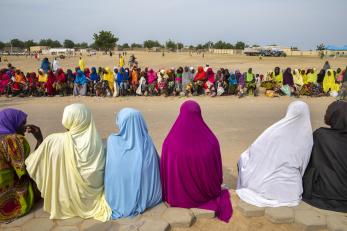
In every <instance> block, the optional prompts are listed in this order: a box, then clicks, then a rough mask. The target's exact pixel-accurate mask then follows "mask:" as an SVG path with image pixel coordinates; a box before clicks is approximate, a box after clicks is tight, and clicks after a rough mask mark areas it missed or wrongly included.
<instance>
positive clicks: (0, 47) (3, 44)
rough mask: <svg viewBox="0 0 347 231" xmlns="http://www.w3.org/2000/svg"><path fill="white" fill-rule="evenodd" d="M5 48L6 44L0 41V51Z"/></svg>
mask: <svg viewBox="0 0 347 231" xmlns="http://www.w3.org/2000/svg"><path fill="white" fill-rule="evenodd" d="M5 46H6V44H5V43H4V42H1V41H0V50H1V49H4V47H5Z"/></svg>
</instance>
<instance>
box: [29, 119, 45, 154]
mask: <svg viewBox="0 0 347 231" xmlns="http://www.w3.org/2000/svg"><path fill="white" fill-rule="evenodd" d="M25 131H26V132H27V133H31V134H32V135H33V136H34V137H35V139H36V142H37V143H36V147H35V149H37V148H38V147H39V146H40V144H41V143H42V141H43V136H42V133H41V129H40V128H39V127H38V126H36V125H33V124H29V125H26V126H25Z"/></svg>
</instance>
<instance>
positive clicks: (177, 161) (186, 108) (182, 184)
mask: <svg viewBox="0 0 347 231" xmlns="http://www.w3.org/2000/svg"><path fill="white" fill-rule="evenodd" d="M187 144H189V145H187ZM160 174H161V182H162V188H163V200H164V201H166V202H167V203H169V204H170V205H171V206H173V207H182V208H202V209H208V210H213V211H215V212H216V216H217V217H218V218H219V219H220V220H222V221H225V222H228V221H229V219H230V218H231V216H232V206H231V202H230V195H229V191H228V190H226V189H223V188H222V183H223V170H222V159H221V153H220V147H219V143H218V140H217V138H216V136H215V135H214V134H213V133H212V131H211V130H210V128H209V127H208V126H207V125H206V123H205V122H204V120H203V118H202V115H201V109H200V106H199V104H197V103H196V102H195V101H191V100H189V101H186V102H184V103H183V104H182V106H181V109H180V114H179V116H178V118H177V120H176V122H175V124H174V125H173V127H172V128H171V130H170V132H169V134H168V135H167V137H166V139H165V141H164V144H163V148H162V155H161V160H160Z"/></svg>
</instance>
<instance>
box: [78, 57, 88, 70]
mask: <svg viewBox="0 0 347 231" xmlns="http://www.w3.org/2000/svg"><path fill="white" fill-rule="evenodd" d="M78 66H79V68H80V70H82V71H84V68H86V63H85V62H84V59H83V57H82V56H80V60H79V61H78Z"/></svg>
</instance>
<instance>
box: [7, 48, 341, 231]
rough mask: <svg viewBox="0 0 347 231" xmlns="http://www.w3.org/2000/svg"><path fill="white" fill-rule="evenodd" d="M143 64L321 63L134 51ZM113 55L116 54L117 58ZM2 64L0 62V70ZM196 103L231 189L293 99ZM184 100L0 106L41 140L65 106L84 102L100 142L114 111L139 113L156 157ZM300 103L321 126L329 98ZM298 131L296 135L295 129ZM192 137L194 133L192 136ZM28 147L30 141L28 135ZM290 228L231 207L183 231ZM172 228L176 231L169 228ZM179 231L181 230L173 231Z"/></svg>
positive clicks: (55, 127) (21, 62) (23, 61)
mask: <svg viewBox="0 0 347 231" xmlns="http://www.w3.org/2000/svg"><path fill="white" fill-rule="evenodd" d="M136 56H138V57H139V61H140V63H141V64H143V66H151V67H154V68H160V67H165V68H169V67H171V66H174V67H176V66H178V65H183V66H184V65H193V66H197V65H198V64H199V65H200V64H205V63H209V64H210V65H211V66H213V67H229V68H231V67H233V68H234V69H235V67H237V68H240V69H241V70H242V71H244V70H246V69H247V68H248V67H253V68H254V69H255V72H266V71H268V70H270V69H272V68H273V67H274V66H277V65H278V66H281V67H287V66H291V67H305V68H307V67H317V68H321V67H322V65H323V61H322V60H320V59H318V58H293V57H291V58H265V59H263V60H261V61H259V60H258V58H254V57H244V56H229V55H211V54H205V59H202V57H201V55H199V56H197V55H193V57H190V56H189V54H166V56H165V57H164V58H162V57H161V53H137V54H136ZM117 57H118V56H117ZM85 59H86V63H87V66H90V65H91V64H93V65H94V66H99V65H102V66H106V65H109V66H115V62H116V57H115V56H113V58H111V57H109V56H102V57H86V58H85ZM9 61H10V62H11V63H12V64H13V65H14V66H17V67H19V68H22V69H23V70H24V71H29V70H30V71H33V70H36V69H37V67H38V66H39V62H37V61H35V60H34V59H32V58H25V57H20V58H11V57H10V58H9ZM77 61H78V58H69V59H67V60H63V61H61V64H62V65H63V67H64V68H67V67H70V68H71V67H73V66H74V65H77ZM329 61H330V63H331V64H332V66H333V67H338V66H339V67H344V66H346V65H345V64H346V63H347V62H346V61H347V60H346V59H337V60H329ZM3 65H4V63H1V66H3ZM189 99H193V100H196V101H197V102H198V103H199V104H200V106H201V108H202V112H203V117H204V119H205V121H206V123H207V124H208V125H209V126H210V128H211V129H212V131H213V132H214V133H215V134H216V136H217V138H218V140H219V143H220V146H221V151H222V158H223V165H224V175H225V177H224V181H225V183H226V184H227V185H228V186H230V187H231V188H235V180H236V177H237V170H236V164H237V160H238V159H239V157H240V155H241V153H242V152H243V151H244V150H245V149H246V148H247V147H248V146H249V145H250V144H251V143H252V142H253V141H254V140H255V139H256V138H257V137H258V136H259V135H260V134H261V132H262V131H264V130H265V129H266V128H267V127H268V126H270V125H271V124H273V123H274V122H276V121H278V120H279V119H281V118H282V117H283V116H284V115H285V113H286V109H287V106H288V104H289V103H290V102H292V101H294V100H296V99H294V98H289V97H280V98H267V97H264V96H260V97H257V98H254V97H246V98H242V99H238V98H237V97H235V96H225V97H216V98H209V97H204V96H200V97H192V98H189ZM185 100H187V98H178V97H167V98H165V97H122V98H116V99H115V98H96V97H93V98H91V97H63V98H62V97H52V98H5V97H0V108H4V107H14V108H18V109H21V110H23V111H25V112H26V113H28V115H29V117H28V123H33V124H36V125H38V126H40V127H41V130H42V132H43V135H44V136H47V135H49V134H51V133H55V132H63V131H64V128H63V126H62V125H61V119H62V113H63V109H64V107H65V106H67V105H69V104H71V103H77V102H81V103H84V104H86V105H87V106H88V107H89V108H90V109H91V110H92V112H93V117H94V120H95V122H96V126H97V128H98V130H99V132H100V134H101V136H102V137H103V138H106V137H107V136H108V135H109V134H110V133H111V132H115V131H116V126H115V113H116V112H118V111H119V110H120V109H122V108H124V107H133V108H136V109H138V110H140V111H141V112H142V113H143V115H144V117H145V119H146V122H147V125H148V129H149V133H150V135H151V136H152V138H153V140H154V143H155V145H156V147H157V150H158V153H159V154H160V153H161V147H162V143H163V141H164V139H165V136H166V135H167V133H168V132H169V130H170V128H171V126H172V125H173V123H174V122H175V119H176V117H177V115H178V113H179V108H180V105H181V104H182V103H183V102H184V101H185ZM300 100H303V101H305V102H306V103H308V104H309V106H310V110H311V123H312V127H313V129H316V128H318V127H320V126H324V123H323V117H324V113H325V110H326V108H327V106H328V105H329V103H331V102H332V101H333V100H334V99H333V98H328V97H324V98H307V97H302V98H300ZM298 132H299V131H298ZM196 135H197V136H198V135H199V134H196ZM28 139H29V141H30V143H31V144H32V145H33V143H34V142H33V138H32V137H28ZM296 229H297V227H295V225H274V224H272V223H270V222H269V221H268V220H266V219H265V218H264V217H259V218H246V217H244V216H243V215H242V214H241V213H240V212H238V211H237V210H236V209H235V213H234V216H233V219H232V221H231V222H230V223H229V224H224V223H222V222H219V221H218V220H211V219H205V220H204V219H202V220H198V221H197V223H196V224H195V225H194V226H193V227H192V228H190V229H189V230H296ZM175 230H176V229H175ZM177 230H184V229H177Z"/></svg>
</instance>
